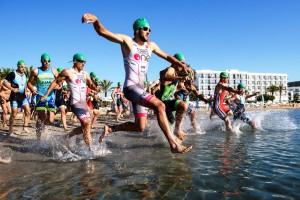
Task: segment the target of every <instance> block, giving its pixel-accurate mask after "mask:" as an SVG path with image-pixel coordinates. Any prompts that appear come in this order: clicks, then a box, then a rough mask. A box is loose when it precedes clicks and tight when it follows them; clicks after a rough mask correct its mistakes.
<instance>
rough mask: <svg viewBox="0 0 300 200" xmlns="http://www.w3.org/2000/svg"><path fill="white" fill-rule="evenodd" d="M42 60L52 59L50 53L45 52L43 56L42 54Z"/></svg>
mask: <svg viewBox="0 0 300 200" xmlns="http://www.w3.org/2000/svg"><path fill="white" fill-rule="evenodd" d="M42 60H51V59H50V56H49V55H48V54H46V53H43V54H42V56H41V61H42Z"/></svg>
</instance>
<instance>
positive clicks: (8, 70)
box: [0, 67, 13, 80]
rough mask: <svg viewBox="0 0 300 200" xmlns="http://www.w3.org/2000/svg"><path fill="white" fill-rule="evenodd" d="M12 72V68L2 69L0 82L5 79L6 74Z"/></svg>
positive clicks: (0, 70)
mask: <svg viewBox="0 0 300 200" xmlns="http://www.w3.org/2000/svg"><path fill="white" fill-rule="evenodd" d="M12 71H13V69H12V68H6V67H2V69H0V80H2V79H5V78H6V76H7V74H9V73H10V72H12Z"/></svg>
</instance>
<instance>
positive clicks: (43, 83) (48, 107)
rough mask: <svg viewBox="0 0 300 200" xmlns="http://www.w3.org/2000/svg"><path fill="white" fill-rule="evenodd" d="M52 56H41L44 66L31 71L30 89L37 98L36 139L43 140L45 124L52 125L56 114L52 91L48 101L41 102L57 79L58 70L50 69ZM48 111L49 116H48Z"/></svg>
mask: <svg viewBox="0 0 300 200" xmlns="http://www.w3.org/2000/svg"><path fill="white" fill-rule="evenodd" d="M50 62H51V59H50V56H49V55H48V54H46V53H44V54H42V56H41V63H42V66H41V67H38V68H35V69H33V70H32V71H31V74H30V77H29V81H28V84H27V86H28V88H29V89H30V91H31V93H32V95H37V96H36V101H37V103H36V111H37V115H38V120H37V122H36V137H37V139H38V140H41V136H42V134H43V133H44V134H47V133H46V131H45V123H52V122H53V121H54V113H55V93H54V92H53V91H52V92H51V94H50V95H49V96H48V98H47V99H45V100H43V101H42V100H41V97H42V96H44V95H45V94H46V92H47V89H48V87H49V85H50V84H51V82H52V81H53V80H54V79H55V77H57V74H58V73H57V70H56V69H55V68H52V67H50ZM35 79H36V89H35V88H34V82H35ZM46 111H47V114H46Z"/></svg>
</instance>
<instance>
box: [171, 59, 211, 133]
mask: <svg viewBox="0 0 300 200" xmlns="http://www.w3.org/2000/svg"><path fill="white" fill-rule="evenodd" d="M175 55H177V57H178V59H179V60H180V61H181V62H184V63H185V58H184V56H183V55H182V54H175ZM183 75H184V74H183ZM191 93H193V94H194V95H195V96H196V97H197V100H198V101H199V100H201V101H204V102H205V103H208V102H209V101H208V100H206V99H205V98H204V97H203V96H202V95H201V94H199V92H198V91H197V89H196V87H195V86H194V85H193V77H191V78H190V80H184V81H180V82H179V83H178V86H177V92H176V93H175V97H176V98H177V99H180V100H182V101H184V102H186V103H187V104H188V109H187V112H186V114H187V115H189V116H190V120H191V123H192V126H193V129H194V131H197V124H196V121H197V115H196V111H195V109H194V106H193V105H192V104H191V103H189V100H190V97H189V96H190V94H191Z"/></svg>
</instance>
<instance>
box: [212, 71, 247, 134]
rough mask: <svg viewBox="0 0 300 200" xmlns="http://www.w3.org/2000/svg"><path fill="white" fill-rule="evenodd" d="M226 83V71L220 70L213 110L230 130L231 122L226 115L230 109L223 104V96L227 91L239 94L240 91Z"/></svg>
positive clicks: (230, 113)
mask: <svg viewBox="0 0 300 200" xmlns="http://www.w3.org/2000/svg"><path fill="white" fill-rule="evenodd" d="M227 83H228V73H227V72H221V73H220V81H219V83H218V84H217V85H216V87H215V94H214V105H213V110H214V112H215V113H216V114H217V115H218V116H219V117H220V118H221V119H222V120H223V121H224V122H225V124H226V129H227V130H228V131H230V132H232V126H231V122H230V119H229V117H228V115H232V111H231V110H230V108H229V106H228V105H227V104H224V97H225V96H226V94H227V92H233V93H237V94H240V93H241V92H240V91H237V90H235V89H233V88H231V87H228V86H226V84H227Z"/></svg>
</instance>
